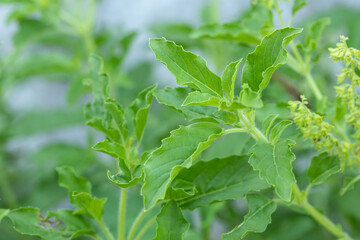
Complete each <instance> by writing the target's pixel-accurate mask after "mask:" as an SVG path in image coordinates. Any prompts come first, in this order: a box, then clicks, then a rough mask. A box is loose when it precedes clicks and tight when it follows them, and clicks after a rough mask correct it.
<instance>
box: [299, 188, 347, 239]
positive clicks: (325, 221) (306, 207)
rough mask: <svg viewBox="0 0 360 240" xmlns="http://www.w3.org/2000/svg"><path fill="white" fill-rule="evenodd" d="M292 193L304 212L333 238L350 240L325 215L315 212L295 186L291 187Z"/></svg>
mask: <svg viewBox="0 0 360 240" xmlns="http://www.w3.org/2000/svg"><path fill="white" fill-rule="evenodd" d="M293 193H294V195H295V199H296V201H297V203H298V204H299V205H300V206H301V207H303V208H304V210H305V211H306V212H307V213H308V214H309V215H310V216H312V217H313V218H314V219H315V220H316V221H317V222H318V223H319V224H321V225H322V226H323V227H325V228H326V229H327V230H328V231H329V232H331V233H332V234H333V235H334V236H336V237H338V238H340V239H344V240H352V238H351V237H349V236H348V235H347V234H346V233H344V232H343V231H342V230H341V228H339V227H337V226H336V225H335V224H334V223H333V222H332V221H331V220H330V219H328V218H327V217H326V216H325V215H323V214H321V213H320V212H319V211H318V210H316V209H315V208H314V207H313V206H312V205H311V204H310V203H309V202H308V201H307V199H306V195H305V194H303V193H301V192H300V189H299V187H298V186H297V185H295V184H294V185H293Z"/></svg>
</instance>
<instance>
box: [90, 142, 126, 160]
mask: <svg viewBox="0 0 360 240" xmlns="http://www.w3.org/2000/svg"><path fill="white" fill-rule="evenodd" d="M93 149H94V150H95V151H98V152H102V153H106V154H108V155H110V156H112V157H114V158H120V159H125V148H124V147H123V146H122V145H120V144H119V143H116V142H109V140H107V139H106V140H104V141H102V142H98V143H97V144H95V146H93Z"/></svg>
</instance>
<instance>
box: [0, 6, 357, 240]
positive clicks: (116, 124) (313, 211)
mask: <svg viewBox="0 0 360 240" xmlns="http://www.w3.org/2000/svg"><path fill="white" fill-rule="evenodd" d="M7 2H12V3H13V4H16V8H14V11H13V12H12V13H11V15H10V18H9V19H10V21H17V23H18V26H19V29H18V32H17V33H16V34H15V37H14V45H15V46H14V49H15V50H14V52H12V53H11V54H9V56H7V57H6V58H4V60H3V62H2V74H1V81H2V82H1V87H2V91H4V90H5V89H6V88H7V84H8V83H13V82H21V81H23V80H25V79H28V78H29V77H31V76H41V77H43V78H51V79H58V80H54V81H59V79H62V78H68V80H70V88H69V90H68V95H67V98H68V102H69V104H73V105H75V108H76V106H79V102H80V101H79V99H81V98H82V97H83V96H84V95H85V94H89V93H90V94H91V96H92V101H91V103H88V104H87V105H86V107H85V118H86V120H83V119H82V118H81V117H80V118H79V119H80V121H83V122H85V121H86V124H87V125H88V126H90V127H91V128H92V129H93V130H92V131H90V133H89V143H93V141H94V137H93V135H95V136H101V138H102V140H101V141H99V142H97V143H95V144H93V147H92V149H93V150H95V151H98V152H101V153H103V154H102V155H94V153H93V152H92V151H93V150H88V149H87V148H85V149H84V148H81V149H80V148H79V147H77V148H75V146H68V145H65V144H62V145H61V144H58V145H56V148H55V150H54V146H53V148H52V151H49V147H47V148H46V150H47V151H45V150H41V153H42V154H43V155H44V154H45V157H44V158H45V159H48V158H49V156H50V155H52V154H54V153H55V154H58V152H61V151H63V149H64V151H65V155H66V154H70V153H71V152H72V153H73V156H72V157H70V156H69V159H68V160H67V161H63V162H62V160H61V158H63V157H64V156H65V155H60V157H59V158H58V160H56V165H57V166H56V172H57V176H58V184H59V186H60V187H62V188H64V189H66V190H67V193H68V199H69V200H68V202H67V204H66V205H69V206H68V208H67V209H64V208H62V207H61V208H58V207H57V208H54V207H53V206H51V203H47V204H43V205H42V204H37V203H36V202H34V201H28V202H26V201H23V202H22V203H23V204H22V205H19V203H18V202H17V201H18V200H17V196H16V195H17V194H14V193H13V192H12V190H11V187H10V186H11V185H10V184H9V182H8V180H7V178H8V177H10V176H9V175H10V174H9V173H7V172H6V171H5V169H6V168H7V166H6V164H7V161H6V158H7V157H9V156H10V155H11V154H10V153H8V152H7V151H8V150H7V149H6V141H8V139H10V138H12V137H14V133H13V132H11V130H9V129H8V126H13V124H18V123H17V122H16V121H15V120H16V119H15V120H13V119H12V114H11V110H10V109H7V106H6V104H2V105H1V111H2V112H1V116H2V119H4V121H3V122H4V123H5V124H3V125H2V126H4V127H3V128H2V136H1V139H2V146H1V151H2V156H1V166H0V167H1V176H0V177H1V178H2V180H1V184H2V188H1V191H2V196H4V197H3V199H1V201H5V203H4V202H0V204H2V205H1V206H2V207H3V208H1V209H0V221H1V220H2V221H3V222H4V227H3V229H4V230H3V231H4V232H6V231H7V232H8V233H6V234H8V235H5V236H8V238H7V239H11V237H13V236H20V235H16V234H15V233H13V232H12V231H11V230H9V228H10V227H9V226H11V225H12V226H13V229H15V231H17V232H19V233H20V234H23V235H27V236H32V237H37V238H40V239H45V240H52V239H59V240H60V239H73V238H77V239H90V238H92V239H106V240H115V239H118V240H124V239H127V240H140V239H154V240H164V239H171V240H177V239H204V240H205V239H215V237H214V236H212V235H213V234H215V235H216V232H215V233H214V231H212V229H211V226H214V225H215V224H216V223H217V222H221V223H222V225H223V226H225V227H224V229H223V230H222V231H223V233H222V234H221V239H223V240H237V239H303V238H306V239H335V238H336V239H343V240H345V239H346V240H350V239H356V237H359V236H360V232H359V229H357V226H358V225H359V224H360V217H359V216H360V214H359V211H358V210H356V209H355V210H354V208H357V204H358V201H360V199H359V189H358V188H356V182H357V181H358V180H360V177H359V176H360V175H359V166H360V120H359V119H360V108H359V104H360V99H359V96H358V93H359V85H360V50H358V49H356V47H350V46H349V45H348V43H347V40H351V34H352V35H354V34H355V33H353V32H351V34H349V36H350V39H348V38H347V37H345V36H340V40H339V41H340V42H339V43H337V44H336V43H335V42H328V43H325V42H324V40H323V38H322V36H323V34H325V33H324V31H325V29H326V27H327V26H330V27H331V23H330V18H320V19H316V20H315V21H311V22H309V23H306V24H305V23H304V25H303V26H300V28H299V27H293V26H292V22H293V18H294V17H295V16H296V13H297V12H298V11H300V10H301V9H302V8H303V7H304V6H306V1H304V0H294V1H290V2H283V3H284V5H283V6H285V7H288V8H290V7H291V6H292V9H291V10H288V9H287V10H286V11H290V12H291V17H290V19H289V22H288V23H286V22H285V19H283V16H282V11H281V9H280V6H279V2H278V0H265V1H252V2H251V5H250V9H249V10H248V11H247V12H246V13H245V14H243V15H242V16H241V18H239V19H237V20H236V21H233V22H228V23H220V22H219V21H218V19H217V15H216V13H214V11H215V10H216V8H217V4H218V3H217V2H216V1H212V2H210V3H209V5H207V6H206V7H205V8H204V11H203V15H204V16H203V25H202V26H200V27H197V28H192V27H189V26H186V25H181V24H168V25H161V26H160V25H159V26H154V27H151V28H150V31H152V32H153V34H155V35H157V36H159V38H151V39H150V42H149V47H150V49H151V50H152V52H153V53H154V58H156V60H158V61H159V62H161V63H162V64H163V65H164V67H166V68H167V69H168V71H169V72H171V73H172V74H173V76H174V77H175V79H176V83H177V84H178V86H177V87H169V86H165V87H164V86H162V85H157V84H151V81H149V80H147V81H146V80H145V79H144V78H146V77H148V76H149V74H143V75H141V76H135V77H132V75H134V72H137V71H145V70H144V68H145V66H144V64H141V65H140V66H139V67H136V68H135V70H134V71H133V72H132V73H129V72H127V71H128V70H126V69H123V68H122V62H123V60H124V59H125V57H126V53H127V51H128V49H129V47H130V44H131V42H132V40H133V38H134V37H135V33H124V32H122V33H121V36H122V37H121V38H119V37H116V36H112V35H111V33H112V31H111V30H110V31H109V32H106V31H105V32H100V33H97V32H96V31H94V29H93V28H94V26H93V25H94V22H93V21H94V11H95V9H96V6H97V5H96V4H97V2H96V1H93V0H89V1H79V2H77V3H76V4H75V5H76V6H77V8H76V9H75V10H73V9H72V8H71V6H72V5H71V3H69V2H67V1H44V0H43V1H7ZM86 3H88V4H86ZM84 6H86V10H87V14H85V15H80V14H79V10H80V9H82V8H84ZM305 8H306V7H305ZM305 8H304V9H305ZM348 11H349V12H350V13H351V11H350V10H348ZM215 12H216V11H215ZM350 13H349V16H351V14H350ZM327 15H329V16H330V17H331V16H332V15H331V14H330V13H328V14H327ZM34 16H35V17H34ZM353 16H356V15H353ZM276 18H277V19H279V21H280V24H281V26H280V27H278V28H276V27H275V26H274V23H273V22H274V19H276ZM79 19H82V20H83V21H79ZM344 21H345V20H344ZM349 21H352V20H351V19H350V20H349ZM350 30H352V29H350ZM355 36H357V35H355ZM354 38H355V37H354ZM173 40H174V41H173ZM69 42H72V44H68V43H69ZM75 43H76V45H75ZM320 43H322V44H320ZM359 43H360V42H357V44H359ZM326 44H327V45H328V46H329V47H330V48H328V49H327V47H323V46H326ZM44 45H46V46H47V47H49V48H51V47H54V46H56V48H54V49H57V50H58V49H61V51H58V52H56V51H57V50H56V51H55V50H54V51H52V52H51V56H45V55H44V54H49V53H48V52H47V53H44V52H41V51H39V46H44ZM359 46H360V45H358V47H359ZM118 48H120V51H119V50H118ZM188 48H196V49H198V50H199V51H200V53H201V54H204V56H206V58H209V60H208V61H209V62H210V63H212V65H213V66H214V67H215V68H216V71H212V70H210V67H209V65H208V64H207V62H206V61H205V59H204V58H203V57H201V56H199V55H196V54H194V53H192V52H190V51H188ZM24 49H27V52H25V53H26V54H25V55H23V51H24ZM34 56H37V57H36V58H34ZM88 56H90V57H88ZM330 57H331V58H332V59H333V61H334V62H337V61H340V62H341V65H342V68H339V69H338V70H334V71H333V69H337V68H338V65H334V63H330V64H332V65H330V66H329V65H327V66H326V67H325V69H322V68H324V66H321V64H320V63H321V61H322V60H323V59H329V58H330ZM32 61H33V62H32ZM130 72H131V71H130ZM215 72H220V73H221V74H217V73H215ZM337 72H340V74H338V75H336V76H337V83H334V84H333V83H331V84H330V82H331V80H330V79H331V75H334V76H335V74H336V73H337ZM135 75H136V74H135ZM318 79H319V80H318ZM321 79H322V80H321ZM132 80H136V81H144V82H145V84H144V83H141V84H139V85H137V87H136V86H135V85H136V84H137V83H135V85H134V82H133V81H132ZM129 84H130V85H129ZM131 84H132V85H131ZM10 85H11V84H10ZM145 85H146V86H145ZM169 85H171V86H173V85H174V84H169ZM331 85H334V86H333V87H332V86H331ZM129 86H133V87H132V90H129V89H130V88H131V87H129ZM139 88H141V89H139ZM126 91H130V93H128V94H126V93H124V92H126ZM135 92H136V94H135ZM2 94H3V92H2ZM156 102H157V103H156ZM158 103H159V104H158ZM72 108H73V107H72ZM167 108H169V109H172V110H168V109H167ZM174 110H175V111H174ZM72 111H76V112H78V110H72ZM153 112H155V113H157V114H155V113H154V114H153ZM160 112H162V113H163V114H161V113H160ZM43 114H44V115H46V114H49V113H46V112H45V113H43ZM54 114H55V113H54ZM56 114H57V115H56V118H59V120H60V121H55V123H54V124H53V126H49V128H50V129H52V128H56V127H58V124H60V123H61V122H63V121H61V119H62V118H64V114H66V116H69V115H71V114H72V113H69V112H66V113H65V112H61V113H60V115H59V112H56ZM153 115H154V116H153ZM25 119H26V118H25ZM174 119H175V120H174ZM179 119H181V120H179ZM184 119H185V120H184ZM13 122H14V123H13ZM78 122H79V120H76V123H78ZM147 122H149V124H148V125H149V126H146V125H147ZM65 124H71V121H70V122H68V123H65ZM176 125H177V126H176ZM170 128H173V129H172V130H171V131H169V132H168V129H170ZM12 131H13V130H12ZM18 131H20V130H18ZM28 131H31V129H30V130H28ZM157 131H158V133H156V132H157ZM98 133H99V134H100V135H98ZM159 133H160V134H159ZM20 135H21V131H20ZM159 139H161V142H160V141H159ZM69 148H71V149H72V150H71V151H69ZM74 149H76V151H75V150H74ZM44 151H45V152H44ZM105 155H108V156H109V158H110V159H112V162H111V163H108V162H106V163H104V161H101V159H102V158H106V157H105ZM35 156H37V157H40V156H41V154H37V155H35ZM76 158H88V159H85V160H84V162H82V163H79V160H78V159H76ZM90 159H91V160H90ZM310 160H311V161H310ZM76 162H77V163H76ZM297 162H299V163H298V164H297ZM307 162H308V163H307ZM64 163H65V164H64ZM304 163H305V164H304ZM39 164H41V163H39ZM43 164H44V163H43ZM52 167H53V168H54V167H55V166H54V165H52ZM105 169H108V171H107V178H108V180H109V181H108V182H107V183H97V182H95V181H96V180H97V181H103V180H104V177H103V176H105V175H106V171H105ZM52 170H53V169H52ZM50 171H51V170H50ZM95 172H96V175H97V176H98V177H96V178H94V176H95V175H94V174H95ZM84 176H87V177H86V178H85V177H84ZM90 180H91V182H93V185H94V186H93V187H92V184H91V183H90ZM44 181H46V180H44ZM108 184H113V186H112V187H111V188H109V187H104V186H106V185H108ZM318 185H319V186H320V187H319V186H318ZM102 189H103V190H102ZM118 189H119V190H120V195H119V196H118V199H116V197H114V196H113V195H112V197H110V200H111V201H109V202H107V199H106V198H104V197H98V196H107V195H106V194H107V192H109V191H110V192H111V194H114V193H115V195H118V194H117V192H118ZM42 191H43V192H44V193H45V195H46V189H43V190H42ZM61 193H63V192H61ZM99 193H100V194H99ZM34 194H36V193H34ZM109 194H110V193H109ZM45 195H43V196H45ZM18 196H19V195H18ZM59 199H61V196H59V197H58V199H57V200H56V199H54V200H53V201H52V203H54V202H58V200H59ZM334 199H335V200H334ZM139 200H140V201H139ZM239 200H241V201H239ZM244 200H246V204H245V201H244ZM29 202H30V203H34V205H35V206H36V207H29V206H28V205H27V204H28V203H29ZM117 202H118V203H117ZM313 202H314V203H313ZM324 203H326V204H324ZM328 204H329V205H328ZM39 205H40V206H43V207H44V209H41V211H40V210H39V208H38V206H39ZM244 205H246V206H247V208H246V207H245V206H244ZM106 206H107V207H106ZM47 209H55V210H49V211H47V213H46V215H42V213H43V211H44V210H47ZM244 211H247V212H244ZM110 215H111V217H110ZM109 219H111V220H109ZM199 219H200V220H199ZM12 234H13V235H12ZM14 239H16V238H15V237H14Z"/></svg>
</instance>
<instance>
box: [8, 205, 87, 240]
mask: <svg viewBox="0 0 360 240" xmlns="http://www.w3.org/2000/svg"><path fill="white" fill-rule="evenodd" d="M8 217H9V218H10V220H11V221H12V222H13V224H14V229H15V230H16V231H18V232H19V233H22V234H25V235H30V236H34V237H39V238H41V239H44V240H70V239H73V238H75V237H78V236H81V235H91V234H92V233H93V230H92V229H91V227H90V226H89V225H88V223H86V221H85V219H84V218H83V217H82V216H80V215H75V214H74V213H73V211H72V210H64V209H63V210H59V211H58V212H48V216H47V217H46V218H44V217H42V216H41V213H40V211H39V209H37V208H32V207H24V208H18V209H15V210H12V211H11V213H9V215H8ZM52 217H54V218H52Z"/></svg>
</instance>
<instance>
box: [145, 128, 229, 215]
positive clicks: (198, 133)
mask: <svg viewBox="0 0 360 240" xmlns="http://www.w3.org/2000/svg"><path fill="white" fill-rule="evenodd" d="M222 134H223V129H222V128H220V127H218V126H217V125H215V124H212V123H194V124H192V125H189V126H186V127H183V126H181V127H180V128H178V129H176V130H174V131H172V132H171V135H170V137H168V138H166V139H163V140H162V145H161V147H160V148H158V149H156V150H155V151H154V152H153V153H152V154H151V155H150V157H149V159H148V160H147V161H146V163H145V167H144V172H145V179H144V185H143V187H142V191H141V194H142V195H143V196H144V205H145V208H146V209H149V208H151V207H152V206H153V205H155V204H156V202H157V201H158V200H161V199H163V198H164V197H165V193H166V189H167V188H168V187H169V185H170V183H171V182H172V181H173V180H174V178H175V177H176V175H177V174H178V173H179V171H180V170H181V169H182V168H186V167H190V166H191V165H192V162H193V160H194V159H195V158H196V157H197V156H198V155H199V154H200V153H201V152H202V151H203V150H204V149H206V148H207V147H208V146H209V145H210V144H211V143H212V142H213V141H214V140H215V139H217V138H219V137H221V136H222ZM160 176H161V177H160Z"/></svg>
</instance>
